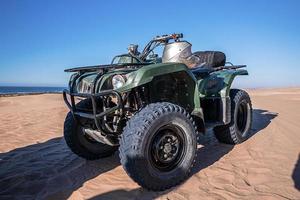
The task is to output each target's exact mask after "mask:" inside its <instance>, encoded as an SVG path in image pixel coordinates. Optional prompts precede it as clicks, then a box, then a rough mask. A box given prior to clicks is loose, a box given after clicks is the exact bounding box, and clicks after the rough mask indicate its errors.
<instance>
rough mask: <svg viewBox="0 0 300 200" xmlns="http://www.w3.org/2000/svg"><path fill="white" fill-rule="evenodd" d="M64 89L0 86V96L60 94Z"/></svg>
mask: <svg viewBox="0 0 300 200" xmlns="http://www.w3.org/2000/svg"><path fill="white" fill-rule="evenodd" d="M65 88H66V87H54V86H0V95H14V94H40V93H61V92H62V91H63V90H64V89H65Z"/></svg>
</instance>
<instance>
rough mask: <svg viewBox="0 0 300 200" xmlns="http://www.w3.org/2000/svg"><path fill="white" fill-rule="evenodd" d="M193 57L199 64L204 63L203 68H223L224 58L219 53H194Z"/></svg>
mask: <svg viewBox="0 0 300 200" xmlns="http://www.w3.org/2000/svg"><path fill="white" fill-rule="evenodd" d="M193 55H195V56H197V57H198V58H199V59H200V60H199V61H198V62H199V63H205V64H204V66H205V67H208V68H210V67H212V68H214V67H220V66H224V65H225V62H226V56H225V54H224V53H223V52H221V51H196V52H194V53H193Z"/></svg>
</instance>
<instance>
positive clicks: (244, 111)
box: [214, 89, 252, 144]
mask: <svg viewBox="0 0 300 200" xmlns="http://www.w3.org/2000/svg"><path fill="white" fill-rule="evenodd" d="M230 99H231V121H230V123H229V124H227V125H223V126H217V127H215V128H214V134H215V136H216V138H217V139H218V141H220V142H222V143H226V144H238V143H241V142H243V141H245V140H246V139H247V138H248V137H249V134H250V129H251V124H252V105H251V100H250V97H249V95H248V93H247V92H245V91H243V90H238V89H232V90H230Z"/></svg>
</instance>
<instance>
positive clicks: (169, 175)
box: [119, 103, 197, 191]
mask: <svg viewBox="0 0 300 200" xmlns="http://www.w3.org/2000/svg"><path fill="white" fill-rule="evenodd" d="M196 148H197V132H196V128H195V124H194V123H193V120H192V118H191V116H190V115H189V114H188V113H187V112H186V111H185V110H184V109H183V108H181V107H180V106H177V105H174V104H171V103H154V104H150V105H148V106H146V107H145V108H144V109H142V110H141V111H140V112H139V113H137V114H136V115H135V116H134V117H132V119H131V120H130V121H128V123H127V126H126V127H125V129H124V132H123V134H122V140H121V142H120V149H119V152H120V158H121V163H122V165H123V167H124V169H125V171H126V172H127V173H128V175H129V176H130V177H131V178H132V179H133V180H134V181H136V182H137V183H138V184H140V185H141V186H142V187H144V188H147V189H150V190H154V191H161V190H165V189H168V188H170V187H173V186H175V185H177V184H179V183H181V182H182V181H184V180H185V179H186V178H187V177H188V176H189V174H190V171H191V168H192V166H193V164H194V162H195V155H196Z"/></svg>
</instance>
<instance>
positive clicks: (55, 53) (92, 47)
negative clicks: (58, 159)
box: [0, 0, 300, 88]
mask: <svg viewBox="0 0 300 200" xmlns="http://www.w3.org/2000/svg"><path fill="white" fill-rule="evenodd" d="M299 8H300V1H298V0H294V1H292V0H269V1H268V0H251V1H246V0H223V1H221V0H214V1H207V0H206V1H200V0H199V1H196V0H195V1H188V0H185V1H176V0H172V1H160V0H151V1H134V0H132V1H116V0H110V1H107V0H103V1H100V0H98V1H95V0H87V1H84V0H43V1H38V0H0V85H6V86H7V85H13V86H66V85H67V82H68V79H69V76H70V74H68V73H65V72H63V70H64V69H66V68H70V67H78V66H85V65H97V64H108V63H110V61H111V59H112V58H113V56H114V55H117V54H122V53H126V52H127V46H128V44H131V43H134V44H139V46H140V48H142V47H143V46H144V45H145V44H146V43H147V42H148V41H149V40H150V39H152V38H153V37H154V36H156V35H162V34H170V33H183V34H184V37H185V40H187V41H189V42H190V43H192V44H193V47H192V50H193V51H201V50H218V51H223V52H225V54H226V56H227V61H231V62H232V63H234V64H246V65H247V69H248V71H249V76H247V77H246V76H243V77H239V78H237V80H236V81H235V82H234V84H235V86H237V87H244V88H256V87H287V86H300V64H299V63H300V12H299Z"/></svg>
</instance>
